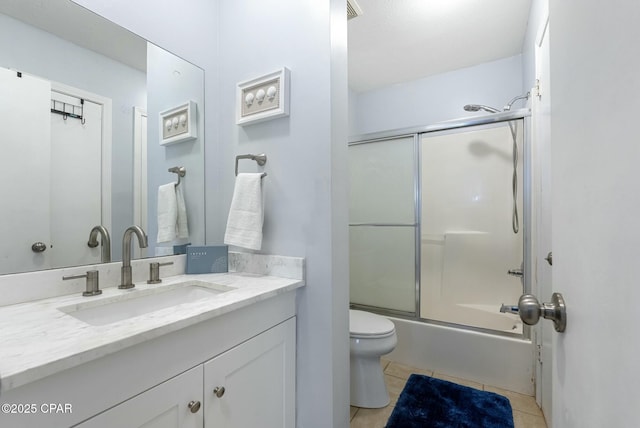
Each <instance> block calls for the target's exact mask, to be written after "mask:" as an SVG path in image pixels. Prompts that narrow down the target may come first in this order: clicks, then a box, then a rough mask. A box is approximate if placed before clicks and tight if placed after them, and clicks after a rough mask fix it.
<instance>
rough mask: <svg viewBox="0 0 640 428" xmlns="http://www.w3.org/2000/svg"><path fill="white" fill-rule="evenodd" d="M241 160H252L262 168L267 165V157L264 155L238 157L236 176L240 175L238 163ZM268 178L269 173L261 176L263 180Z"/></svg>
mask: <svg viewBox="0 0 640 428" xmlns="http://www.w3.org/2000/svg"><path fill="white" fill-rule="evenodd" d="M240 159H251V160H254V161H256V162H257V163H258V165H260V166H263V165H264V164H265V163H267V155H265V154H264V153H262V154H259V155H238V156H236V176H237V175H238V161H239V160H240ZM266 176H267V173H266V172H263V173H262V175H261V178H264V177H266Z"/></svg>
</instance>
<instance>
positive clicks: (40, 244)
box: [31, 242, 47, 253]
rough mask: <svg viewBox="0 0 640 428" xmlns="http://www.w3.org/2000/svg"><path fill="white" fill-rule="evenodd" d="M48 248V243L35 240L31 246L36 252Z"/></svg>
mask: <svg viewBox="0 0 640 428" xmlns="http://www.w3.org/2000/svg"><path fill="white" fill-rule="evenodd" d="M46 249H47V245H46V244H45V243H44V242H34V243H33V245H32V246H31V251H33V252H34V253H41V252H43V251H44V250H46Z"/></svg>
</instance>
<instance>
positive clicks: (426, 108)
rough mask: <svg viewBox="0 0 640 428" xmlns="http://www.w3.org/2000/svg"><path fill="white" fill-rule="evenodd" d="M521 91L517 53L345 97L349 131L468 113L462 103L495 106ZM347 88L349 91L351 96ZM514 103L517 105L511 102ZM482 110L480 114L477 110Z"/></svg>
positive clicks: (362, 131) (424, 122) (422, 122)
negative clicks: (350, 97) (348, 111)
mask: <svg viewBox="0 0 640 428" xmlns="http://www.w3.org/2000/svg"><path fill="white" fill-rule="evenodd" d="M521 93H522V56H521V55H516V56H513V57H509V58H504V59H500V60H497V61H493V62H488V63H484V64H479V65H476V66H474V67H468V68H463V69H460V70H456V71H451V72H449V73H443V74H439V75H436V76H431V77H426V78H424V79H420V80H415V81H412V82H407V83H401V84H397V85H393V86H389V87H386V88H382V89H378V90H374V91H368V92H361V93H355V99H353V97H352V99H350V100H349V101H350V103H351V104H352V106H350V113H351V111H355V117H350V118H349V120H350V128H349V131H350V135H359V134H366V133H370V132H376V131H383V130H388V129H396V128H406V127H412V126H423V125H431V124H434V123H437V122H441V121H443V120H449V119H455V118H459V117H465V116H468V115H470V114H474V113H469V112H465V111H464V110H463V109H462V107H463V106H464V105H465V104H484V105H488V106H492V107H495V108H498V109H502V107H503V106H504V105H505V104H506V103H507V102H508V101H509V100H510V99H512V98H513V97H515V96H516V95H520V94H521ZM352 94H353V92H352V93H351V95H352ZM516 106H518V107H519V106H521V105H520V104H516ZM483 114H486V113H483Z"/></svg>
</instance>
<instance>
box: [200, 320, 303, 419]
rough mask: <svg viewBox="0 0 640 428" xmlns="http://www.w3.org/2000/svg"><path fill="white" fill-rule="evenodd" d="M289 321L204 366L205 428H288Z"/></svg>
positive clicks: (291, 380)
mask: <svg viewBox="0 0 640 428" xmlns="http://www.w3.org/2000/svg"><path fill="white" fill-rule="evenodd" d="M295 365H296V362H295V322H293V321H292V320H289V321H287V322H285V323H283V324H280V325H279V326H277V327H274V328H272V329H271V330H268V331H266V332H264V333H262V334H261V335H259V336H256V337H254V338H253V339H251V340H248V341H247V342H245V343H243V344H241V345H238V346H236V347H235V348H233V349H231V350H229V351H227V352H225V353H224V354H222V355H219V356H218V357H216V358H213V359H212V360H210V361H208V362H207V363H205V364H204V420H205V427H207V428H214V427H234V428H245V427H264V428H294V426H295V408H294V407H295Z"/></svg>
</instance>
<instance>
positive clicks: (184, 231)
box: [175, 186, 189, 239]
mask: <svg viewBox="0 0 640 428" xmlns="http://www.w3.org/2000/svg"><path fill="white" fill-rule="evenodd" d="M175 192H176V208H177V210H178V213H177V214H178V216H177V219H176V237H177V238H179V239H181V238H188V237H189V225H188V223H187V206H186V204H185V203H184V191H183V189H182V186H178V187H176V191H175Z"/></svg>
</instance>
